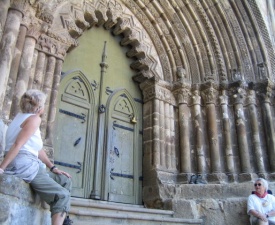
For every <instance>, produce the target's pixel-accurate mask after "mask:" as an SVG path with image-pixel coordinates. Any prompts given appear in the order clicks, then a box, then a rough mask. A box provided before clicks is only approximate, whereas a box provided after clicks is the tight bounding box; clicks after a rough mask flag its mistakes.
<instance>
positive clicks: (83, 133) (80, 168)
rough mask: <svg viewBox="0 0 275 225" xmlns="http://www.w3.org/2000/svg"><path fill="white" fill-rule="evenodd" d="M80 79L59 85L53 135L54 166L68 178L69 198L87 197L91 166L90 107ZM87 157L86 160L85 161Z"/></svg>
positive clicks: (77, 77) (73, 79)
mask: <svg viewBox="0 0 275 225" xmlns="http://www.w3.org/2000/svg"><path fill="white" fill-rule="evenodd" d="M89 96H90V94H89V91H88V90H87V88H86V86H85V84H84V82H83V79H82V78H81V77H79V76H73V77H72V78H71V79H66V80H65V81H64V82H63V83H62V85H61V93H60V98H59V107H58V112H57V132H56V137H55V139H56V144H55V155H54V163H55V164H56V165H58V167H59V168H60V169H62V170H64V171H66V172H68V173H70V174H71V175H72V183H73V189H72V196H76V197H85V196H88V194H89V192H90V188H89V189H88V188H87V182H86V181H85V178H86V177H87V175H88V174H90V172H89V171H88V172H87V167H89V166H91V165H92V162H91V160H90V157H89V155H91V153H92V150H91V147H90V146H91V138H90V133H91V132H90V130H91V124H90V122H89V121H90V117H91V115H92V114H91V113H90V112H91V110H92V109H93V104H90V97H89ZM87 156H88V157H87Z"/></svg>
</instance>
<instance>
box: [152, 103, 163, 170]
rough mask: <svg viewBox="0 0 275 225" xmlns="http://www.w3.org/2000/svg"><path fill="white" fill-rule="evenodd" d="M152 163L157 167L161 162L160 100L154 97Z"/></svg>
mask: <svg viewBox="0 0 275 225" xmlns="http://www.w3.org/2000/svg"><path fill="white" fill-rule="evenodd" d="M153 104H154V105H153V137H152V139H153V152H152V157H153V165H154V166H155V167H158V166H159V165H160V164H161V156H160V146H161V140H160V129H159V123H160V115H159V114H160V112H159V109H160V100H158V99H154V100H153Z"/></svg>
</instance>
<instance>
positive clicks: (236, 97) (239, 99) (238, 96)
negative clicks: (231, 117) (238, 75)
mask: <svg viewBox="0 0 275 225" xmlns="http://www.w3.org/2000/svg"><path fill="white" fill-rule="evenodd" d="M245 97H246V91H245V90H244V89H243V88H241V87H237V88H236V90H235V93H234V94H233V103H234V104H243V103H244V100H245Z"/></svg>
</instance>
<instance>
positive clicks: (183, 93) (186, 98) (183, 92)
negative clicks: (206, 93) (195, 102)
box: [176, 87, 192, 104]
mask: <svg viewBox="0 0 275 225" xmlns="http://www.w3.org/2000/svg"><path fill="white" fill-rule="evenodd" d="M176 96H177V100H178V104H188V103H189V102H190V99H191V96H192V93H191V90H190V88H188V87H183V88H181V89H180V90H178V91H177V95H176Z"/></svg>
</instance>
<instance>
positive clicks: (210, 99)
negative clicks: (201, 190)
mask: <svg viewBox="0 0 275 225" xmlns="http://www.w3.org/2000/svg"><path fill="white" fill-rule="evenodd" d="M202 96H203V99H204V103H205V107H206V116H207V126H206V127H207V133H208V141H209V148H210V157H211V162H210V163H211V172H212V173H220V172H221V162H220V150H219V140H218V129H217V114H216V108H215V102H216V98H217V90H215V89H214V88H213V87H212V85H211V86H210V87H207V89H205V90H204V91H203V92H202Z"/></svg>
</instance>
